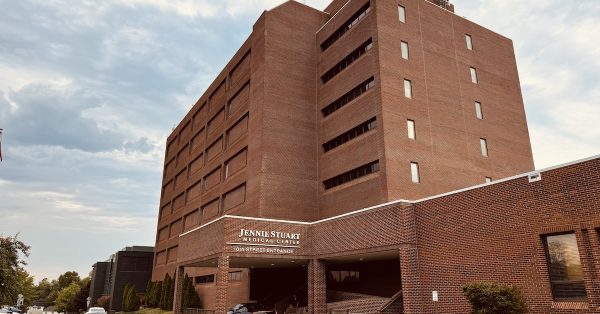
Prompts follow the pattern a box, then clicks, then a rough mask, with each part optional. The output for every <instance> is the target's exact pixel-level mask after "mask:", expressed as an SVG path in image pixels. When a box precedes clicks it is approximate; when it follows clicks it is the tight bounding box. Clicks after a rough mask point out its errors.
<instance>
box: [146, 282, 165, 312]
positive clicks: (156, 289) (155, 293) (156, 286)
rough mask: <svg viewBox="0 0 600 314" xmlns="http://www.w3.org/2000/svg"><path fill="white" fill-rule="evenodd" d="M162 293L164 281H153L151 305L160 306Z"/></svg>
mask: <svg viewBox="0 0 600 314" xmlns="http://www.w3.org/2000/svg"><path fill="white" fill-rule="evenodd" d="M161 294H162V281H157V282H153V283H152V289H150V295H149V296H148V306H149V307H154V308H155V307H159V304H160V297H161Z"/></svg>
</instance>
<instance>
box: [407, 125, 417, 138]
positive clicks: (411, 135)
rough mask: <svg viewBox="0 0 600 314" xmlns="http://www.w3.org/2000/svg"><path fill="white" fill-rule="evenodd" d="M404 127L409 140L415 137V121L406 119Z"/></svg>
mask: <svg viewBox="0 0 600 314" xmlns="http://www.w3.org/2000/svg"><path fill="white" fill-rule="evenodd" d="M406 128H407V129H408V138H409V139H411V140H416V139H417V132H416V130H415V121H414V120H406Z"/></svg>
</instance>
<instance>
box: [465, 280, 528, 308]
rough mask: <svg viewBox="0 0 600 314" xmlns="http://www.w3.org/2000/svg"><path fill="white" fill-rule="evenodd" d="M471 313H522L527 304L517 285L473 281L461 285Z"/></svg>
mask: <svg viewBox="0 0 600 314" xmlns="http://www.w3.org/2000/svg"><path fill="white" fill-rule="evenodd" d="M463 293H464V295H465V296H466V297H467V299H468V300H469V302H470V303H471V309H472V311H471V313H473V314H522V313H527V305H526V304H525V301H524V300H523V295H522V294H521V290H520V289H519V288H517V287H513V286H506V285H501V284H498V283H494V282H474V283H470V284H467V285H465V286H464V287H463Z"/></svg>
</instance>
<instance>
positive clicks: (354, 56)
mask: <svg viewBox="0 0 600 314" xmlns="http://www.w3.org/2000/svg"><path fill="white" fill-rule="evenodd" d="M371 48H373V40H372V39H371V38H369V40H367V41H366V42H365V43H363V44H362V45H360V47H358V48H356V50H354V51H352V52H351V53H350V54H349V55H348V56H346V58H344V60H342V61H340V62H338V64H336V65H334V66H333V67H332V68H331V69H330V70H329V71H327V72H325V74H323V76H321V81H322V82H323V83H327V82H329V81H330V80H331V79H332V78H334V77H335V76H336V75H338V74H339V73H340V72H342V71H343V70H344V69H345V68H347V67H349V66H350V65H351V64H352V63H354V61H356V60H358V58H360V57H361V56H362V55H364V54H365V53H367V52H368V51H369V50H371Z"/></svg>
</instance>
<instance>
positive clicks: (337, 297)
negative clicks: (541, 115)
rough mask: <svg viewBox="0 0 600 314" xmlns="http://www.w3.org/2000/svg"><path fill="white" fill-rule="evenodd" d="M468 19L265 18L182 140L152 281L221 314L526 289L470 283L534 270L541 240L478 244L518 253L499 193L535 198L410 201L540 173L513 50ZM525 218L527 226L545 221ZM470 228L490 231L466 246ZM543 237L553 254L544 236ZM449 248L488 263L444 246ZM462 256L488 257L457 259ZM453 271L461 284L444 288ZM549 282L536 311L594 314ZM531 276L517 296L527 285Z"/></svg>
mask: <svg viewBox="0 0 600 314" xmlns="http://www.w3.org/2000/svg"><path fill="white" fill-rule="evenodd" d="M453 10H454V7H453V6H452V5H451V4H449V3H448V1H444V0H439V1H426V0H370V1H369V0H350V1H347V0H334V1H333V2H332V3H331V4H330V5H329V6H328V7H327V8H325V10H324V11H318V10H315V9H313V8H310V7H308V6H305V5H303V4H301V3H298V2H294V1H289V2H286V3H284V4H282V5H280V6H278V7H276V8H274V9H272V10H270V11H266V12H264V13H263V14H262V15H261V17H260V18H259V19H258V20H257V22H256V23H255V24H254V28H253V32H252V33H251V35H250V36H249V38H248V39H247V40H246V41H245V42H244V44H243V45H242V47H241V48H240V49H239V50H238V52H237V53H236V54H235V55H234V57H233V58H232V59H231V61H230V62H229V63H228V64H227V65H226V66H225V68H224V69H223V71H222V72H221V73H220V74H219V75H218V76H217V78H216V79H215V81H214V82H213V83H212V84H211V85H210V86H209V88H208V89H207V91H206V92H205V93H204V95H202V96H201V97H200V99H199V100H198V101H197V103H196V104H195V105H194V106H193V108H192V109H191V110H190V112H189V113H188V114H187V115H186V116H185V117H184V118H183V120H182V121H181V123H180V124H179V125H178V126H177V127H176V128H175V129H174V130H173V132H172V134H171V135H170V136H169V137H168V139H167V149H166V154H165V167H164V176H163V186H162V193H161V202H160V210H159V217H158V226H157V235H156V253H155V258H154V269H153V275H152V278H153V280H161V279H162V278H163V277H164V275H165V273H170V274H171V275H173V274H176V277H177V279H178V280H179V281H181V278H182V276H183V273H184V272H185V273H187V274H189V275H190V276H193V277H194V278H195V280H194V281H195V284H196V290H197V292H198V293H199V295H200V297H201V299H202V301H203V306H204V307H205V308H207V309H214V310H215V311H216V313H224V312H225V310H226V309H227V308H230V307H232V306H233V305H235V304H236V303H256V306H258V307H263V308H268V309H272V308H277V309H281V308H285V307H287V306H289V305H290V304H292V305H294V306H297V307H306V308H307V309H309V310H310V311H311V312H314V313H325V311H326V308H329V309H341V310H344V309H353V310H356V309H361V308H362V310H363V311H364V312H377V311H381V312H385V311H387V312H392V313H395V312H400V311H404V312H406V313H424V312H429V311H430V310H429V307H430V306H431V304H430V303H428V302H427V298H426V296H427V295H428V294H427V293H429V295H430V293H431V291H439V293H440V296H441V297H440V302H439V306H440V308H441V309H444V312H445V313H451V312H457V313H463V312H465V309H466V308H467V304H466V303H465V302H466V301H465V300H464V298H462V297H461V296H460V289H459V288H460V285H461V284H464V283H465V282H466V281H467V280H475V279H477V278H476V277H477V276H476V275H477V274H480V275H481V277H480V279H489V280H492V279H499V280H500V279H506V278H509V277H508V276H507V275H506V273H507V272H508V271H509V269H517V268H518V267H517V266H519V265H520V264H514V263H517V260H516V259H515V260H514V263H513V264H512V265H511V267H512V268H507V269H506V270H505V271H504V272H503V273H502V276H498V274H500V273H494V274H492V270H494V269H496V270H500V269H503V268H500V267H495V268H491V269H490V270H489V272H488V273H485V272H484V270H482V271H481V272H477V271H475V270H474V269H472V268H471V266H473V265H479V264H477V263H478V262H479V261H480V260H481V259H489V258H497V257H499V256H500V255H502V254H504V253H506V254H508V252H513V253H514V254H516V255H517V256H521V257H523V256H525V255H527V253H526V252H525V251H521V250H520V249H519V248H522V249H523V250H528V249H534V247H533V246H532V243H530V242H529V240H531V239H528V240H525V239H524V238H519V237H517V236H515V235H512V233H511V235H510V236H512V237H513V238H518V239H522V240H523V243H519V245H522V247H519V246H517V245H516V244H515V247H518V248H515V250H513V251H510V250H505V249H504V248H503V251H502V252H497V249H494V250H491V252H490V251H488V250H484V249H483V247H477V246H476V245H475V244H474V243H470V242H469V240H472V241H475V242H478V243H484V242H485V241H488V240H489V241H494V239H496V240H497V239H498V237H504V238H503V239H505V240H506V239H508V238H507V237H509V235H506V234H504V233H502V231H507V230H503V229H502V228H503V227H507V225H506V223H507V222H508V221H510V220H509V219H506V217H503V219H498V217H492V216H494V215H495V214H500V215H503V214H502V213H501V211H502V210H503V209H504V208H502V207H494V206H496V205H498V204H497V203H496V201H497V198H496V197H497V196H496V195H495V194H494V193H501V192H504V193H517V192H520V193H525V194H527V193H533V191H532V188H533V186H534V185H531V186H529V185H527V186H523V187H522V188H523V190H522V191H515V190H513V188H512V186H511V185H510V183H508V182H513V181H507V182H503V183H498V184H491V185H489V186H488V185H486V186H484V187H481V188H479V189H474V190H469V192H460V193H455V194H453V195H460V196H461V197H467V198H468V197H473V198H472V199H470V200H462V201H457V203H456V204H455V205H456V206H460V207H457V208H455V210H449V209H447V207H448V206H451V204H452V203H451V202H450V200H454V198H455V197H456V196H440V197H435V198H432V200H431V201H430V200H426V201H422V202H410V201H398V200H402V199H404V200H415V199H422V198H425V197H431V196H433V195H440V194H443V193H448V192H451V191H456V190H459V189H464V188H467V187H471V186H476V185H478V184H482V183H486V182H488V184H489V182H491V181H492V180H493V181H496V180H499V179H502V178H507V177H511V176H515V175H518V174H522V173H527V172H530V171H532V170H533V169H534V165H533V159H532V154H531V147H530V142H529V135H528V130H527V122H526V118H525V111H524V106H523V100H522V96H521V91H520V85H519V78H518V73H517V68H516V62H515V56H514V51H513V47H512V42H511V41H510V40H509V39H507V38H505V37H502V36H501V35H498V34H496V33H494V32H492V31H490V30H487V29H485V28H482V27H481V26H478V25H476V24H474V23H472V22H470V21H467V20H465V19H464V18H461V17H459V16H457V15H455V14H454V13H453ZM592 163H593V162H592ZM586 165H587V164H586ZM591 168H593V169H597V167H596V168H594V167H591ZM557 171H558V170H557ZM558 172H560V171H558ZM597 172H598V171H597V170H596V173H597ZM587 175H592V176H593V175H594V174H593V172H592V173H591V174H590V173H589V172H588V173H586V176H587ZM513 180H514V181H515V182H521V181H522V180H523V179H513ZM544 182H546V181H544ZM542 184H543V183H542ZM594 187H595V188H596V189H597V186H594ZM573 188H575V189H577V188H582V187H580V186H574V187H573ZM490 190H491V191H493V192H494V191H495V192H494V193H491V194H490V193H488V192H489V191H490ZM473 191H474V192H473ZM484 192H486V193H484ZM483 194H486V195H488V196H487V197H488V198H484V197H483V196H482V195H483ZM534 194H535V193H534ZM465 195H466V196H465ZM490 195H493V197H490ZM526 196H531V197H538V198H543V195H538V194H535V195H526ZM440 199H443V200H444V202H443V203H438V201H435V200H440ZM447 200H448V201H447ZM536 200H537V199H536ZM531 201H533V200H531ZM473 204H484V205H485V204H488V205H489V206H492V207H489V216H490V217H487V216H483V217H478V216H477V211H474V212H473V213H471V212H470V211H471V210H472V207H471V206H474V205H473ZM515 204H517V203H516V202H513V203H512V205H515ZM596 204H597V203H596ZM500 205H502V204H500ZM504 205H505V206H510V205H511V203H505V204H504ZM588 205H589V204H588ZM498 206H499V205H498ZM438 210H439V211H440V212H439V213H437V211H438ZM527 210H529V211H534V212H535V208H534V206H529V207H528V208H527ZM562 210H564V209H562ZM586 210H588V211H590V216H594V215H593V214H594V209H593V208H587V209H586ZM596 210H597V208H596ZM463 211H464V213H463ZM434 213H435V214H434ZM453 213H454V214H457V215H458V217H454V216H452V214H453ZM517 213H519V214H520V215H521V216H517V217H515V219H517V220H520V222H522V223H523V222H526V221H527V219H529V218H530V216H527V211H526V210H525V209H519V210H517ZM469 214H471V217H469ZM530 214H531V213H530ZM428 215H431V216H432V217H431V218H428ZM461 215H462V216H461ZM595 216H596V218H599V217H598V213H597V211H596V212H595ZM461 217H464V218H461ZM484 218H485V219H489V221H490V223H492V222H493V223H497V224H498V225H497V226H495V227H493V228H492V227H490V229H489V230H488V231H495V232H496V233H495V234H497V236H495V237H492V236H490V237H488V238H485V239H479V238H477V237H474V235H475V233H476V232H477V231H480V232H481V233H482V236H483V235H484V233H483V231H484V230H482V228H481V225H480V224H479V222H478V219H484ZM575 218H577V217H575ZM588 218H589V217H584V216H582V217H581V221H580V222H578V223H582V224H583V223H588V222H589V220H588ZM446 219H448V220H446ZM461 219H462V220H461ZM475 222H477V224H475ZM449 223H454V224H452V225H445V224H449ZM461 224H463V226H462V228H466V226H469V227H473V228H475V230H474V231H472V234H465V235H464V236H463V235H460V234H452V233H451V231H454V232H458V231H461V228H458V226H461ZM542 225H544V224H543V223H541V222H540V228H542V229H543V228H545V227H543V226H542ZM567 225H568V226H573V224H567ZM550 226H552V224H548V228H550ZM581 226H583V225H581ZM582 228H583V227H581V228H579V229H577V228H576V229H577V230H575V229H573V228H571V229H569V230H562V231H576V234H577V240H578V243H579V241H581V239H580V238H581V237H582V236H581V232H582V231H581V230H583V229H582ZM509 229H511V228H509ZM534 229H535V228H534ZM534 229H532V230H530V231H532V232H533V231H535V232H538V234H537V237H538V240H539V239H540V238H539V237H540V235H541V234H545V233H539V232H541V231H540V229H535V230H534ZM567 229H568V228H567ZM467 230H470V229H468V228H467V229H465V231H467ZM485 230H487V229H485ZM544 230H545V229H544ZM586 230H587V229H586ZM511 231H513V230H512V229H511ZM450 236H452V237H457V236H458V238H457V239H456V238H455V239H454V240H455V241H457V240H460V241H458V242H460V243H462V242H464V243H466V244H469V245H471V246H467V247H465V248H463V249H460V250H453V249H452V248H451V247H446V246H445V245H444V243H440V242H437V241H440V240H441V239H444V237H446V238H449V237H450ZM596 236H597V235H596ZM463 237H470V238H469V239H464V238H463ZM484 240H485V241H484ZM559 240H560V239H559ZM571 240H572V239H571ZM540 241H541V240H540ZM557 241H558V240H557ZM590 241H591V240H590ZM538 242H539V241H538ZM569 243H571V244H572V241H571V242H569ZM590 243H591V242H590ZM466 244H465V245H466ZM536 244H539V243H536ZM503 245H505V246H510V245H508V244H506V243H503ZM582 245H583V244H582ZM590 245H591V244H590ZM437 247H439V248H440V250H441V251H439V250H430V248H437ZM569 247H572V245H571V246H569ZM442 249H443V250H442ZM543 250H544V249H543V246H542V249H541V251H536V252H537V253H540V252H543ZM592 251H593V250H592ZM456 252H465V253H469V254H471V253H472V254H474V255H473V256H470V258H472V259H470V261H468V260H467V259H468V258H465V259H462V260H461V259H458V258H457V259H454V260H448V259H446V257H447V256H450V255H451V254H450V253H456ZM494 252H496V253H498V255H497V256H495V255H489V254H492V253H494ZM486 253H488V255H486ZM529 253H531V252H529ZM478 254H479V255H478ZM540 254H542V255H543V253H540ZM536 256H538V257H539V255H536ZM510 257H512V256H510ZM523 258H525V257H523ZM523 258H522V259H521V260H523ZM581 260H582V261H583V260H585V256H582V258H581ZM536 261H537V262H538V263H539V262H540V260H536ZM465 263H466V264H465ZM487 263H488V264H486V265H491V264H493V263H492V262H490V261H487ZM398 265H400V267H398ZM434 265H435V266H437V265H443V268H436V269H431V268H430V266H434ZM538 266H539V265H538ZM583 266H584V268H583V270H584V271H585V270H586V269H587V268H586V267H588V266H589V265H587V264H584V265H583ZM448 267H451V270H452V272H450V273H448V274H456V275H455V276H454V277H448V279H447V280H445V281H443V282H444V283H445V284H446V285H445V286H440V285H439V282H438V281H437V280H439V279H440V278H443V276H441V275H440V274H438V273H439V272H441V269H447V268H448ZM536 270H537V273H536V274H534V275H536V276H539V277H536V279H539V282H537V283H536V286H535V288H536V289H538V290H535V291H533V290H528V289H526V296H527V298H528V300H532V309H533V310H534V312H536V311H537V312H539V313H547V310H548V309H550V307H555V306H556V307H561V306H562V307H569V306H576V307H584V305H583V303H582V302H576V304H575V305H572V304H571V303H569V304H568V305H565V304H564V302H559V304H558V305H555V304H554V303H552V292H551V291H550V288H549V282H548V281H545V282H542V280H543V279H547V276H548V275H547V274H548V272H547V270H544V269H543V267H539V268H536ZM432 272H434V273H436V276H433V275H432ZM534 275H531V276H534ZM522 276H524V275H523V274H521V277H519V276H517V275H516V276H515V277H514V278H512V279H511V280H508V279H506V280H505V281H507V282H514V283H515V284H520V283H526V282H528V280H525V279H523V277H522ZM544 276H546V277H544ZM586 280H588V279H586ZM587 283H588V282H587V281H586V285H587ZM457 287H458V290H457ZM594 287H595V286H589V287H588V286H586V289H584V290H586V291H588V294H587V295H588V296H592V295H593V293H594V291H595V290H594V289H596V288H594ZM429 288H431V291H429V292H427V291H428V290H427V289H429ZM436 289H437V290H436ZM580 290H581V289H580ZM596 292H597V291H596ZM175 293H176V295H180V294H181V290H180V289H176V292H175ZM548 296H549V297H548ZM577 296H578V297H580V296H581V295H577ZM578 301H581V300H580V299H578ZM593 302H594V301H593V299H592V298H589V303H587V304H588V305H586V306H588V307H589V306H594V304H596V305H597V302H596V303H593ZM175 306H176V310H180V308H179V303H178V302H176V305H175ZM280 311H281V310H280Z"/></svg>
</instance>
